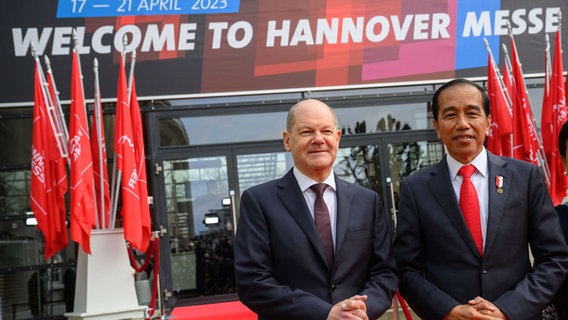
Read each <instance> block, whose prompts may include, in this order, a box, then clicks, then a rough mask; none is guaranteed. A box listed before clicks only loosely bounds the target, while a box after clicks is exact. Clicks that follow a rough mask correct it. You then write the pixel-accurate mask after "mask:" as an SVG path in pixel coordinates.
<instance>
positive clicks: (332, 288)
mask: <svg viewBox="0 0 568 320" xmlns="http://www.w3.org/2000/svg"><path fill="white" fill-rule="evenodd" d="M335 289H337V286H336V285H335V283H334V284H332V285H331V291H335Z"/></svg>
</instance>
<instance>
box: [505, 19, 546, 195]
mask: <svg viewBox="0 0 568 320" xmlns="http://www.w3.org/2000/svg"><path fill="white" fill-rule="evenodd" d="M507 25H508V33H509V37H510V38H511V45H512V46H514V47H515V52H514V53H515V57H514V58H515V60H516V61H517V64H518V68H519V70H520V72H521V74H520V76H521V81H522V90H524V92H525V93H527V86H526V83H525V78H524V72H523V69H522V65H521V62H520V59H519V56H518V53H517V50H516V47H517V46H516V44H515V38H514V37H513V29H512V27H511V24H510V23H507ZM527 102H529V101H527ZM529 107H530V102H529ZM531 113H532V110H531ZM531 121H532V123H533V124H532V125H533V128H534V130H532V131H533V133H534V135H535V138H536V140H537V143H538V150H537V161H538V163H539V164H540V165H541V167H542V169H543V174H544V178H545V179H546V184H547V186H550V169H549V167H548V163H547V162H546V155H545V154H544V149H543V146H542V138H541V136H540V132H539V131H538V130H536V128H537V126H536V122H535V120H534V118H533V119H531Z"/></svg>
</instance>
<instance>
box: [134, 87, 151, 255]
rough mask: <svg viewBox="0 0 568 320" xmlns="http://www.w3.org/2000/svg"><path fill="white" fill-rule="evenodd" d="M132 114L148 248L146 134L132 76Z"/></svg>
mask: <svg viewBox="0 0 568 320" xmlns="http://www.w3.org/2000/svg"><path fill="white" fill-rule="evenodd" d="M130 115H131V118H132V130H133V134H134V146H135V150H136V168H137V169H138V197H139V198H140V221H141V223H142V226H141V227H142V229H141V236H142V239H141V241H142V243H141V247H144V248H146V247H147V246H148V245H149V244H150V236H151V234H152V225H151V222H150V208H149V205H148V186H147V185H148V184H147V181H146V160H145V153H144V135H143V133H142V117H141V116H140V105H139V104H138V97H137V96H136V83H135V81H134V76H133V77H132V92H131V95H130Z"/></svg>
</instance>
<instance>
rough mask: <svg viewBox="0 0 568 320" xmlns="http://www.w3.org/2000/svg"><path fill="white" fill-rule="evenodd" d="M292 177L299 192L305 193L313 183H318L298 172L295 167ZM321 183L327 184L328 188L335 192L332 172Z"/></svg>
mask: <svg viewBox="0 0 568 320" xmlns="http://www.w3.org/2000/svg"><path fill="white" fill-rule="evenodd" d="M294 176H295V177H296V180H297V181H298V185H299V186H300V190H302V192H304V191H306V190H307V189H308V188H309V187H311V186H312V185H313V184H314V183H318V182H317V181H315V180H314V179H312V178H310V177H308V176H306V175H305V174H303V173H302V172H300V170H298V169H297V168H296V167H294ZM323 183H327V185H328V186H330V187H331V188H332V189H333V190H335V177H334V175H333V171H332V172H331V174H330V175H329V176H328V177H327V178H325V180H324V181H323Z"/></svg>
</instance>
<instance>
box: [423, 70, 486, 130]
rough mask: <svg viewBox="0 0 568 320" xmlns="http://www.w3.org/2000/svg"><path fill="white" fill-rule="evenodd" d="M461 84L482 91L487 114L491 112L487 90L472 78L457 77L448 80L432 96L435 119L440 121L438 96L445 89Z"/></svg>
mask: <svg viewBox="0 0 568 320" xmlns="http://www.w3.org/2000/svg"><path fill="white" fill-rule="evenodd" d="M461 84H465V85H470V86H472V87H474V88H476V89H477V90H478V91H479V92H480V93H481V98H482V99H483V109H484V110H485V115H486V116H489V115H490V114H491V113H490V110H491V109H490V103H489V96H488V95H487V93H486V92H485V90H484V89H483V88H482V87H481V86H480V85H478V84H477V83H475V82H473V81H470V80H467V79H462V78H457V79H454V80H451V81H449V82H446V83H445V84H443V85H442V86H441V87H440V88H438V90H436V92H435V93H434V96H433V97H432V115H433V116H434V120H436V121H438V109H439V108H440V106H439V105H438V97H439V96H440V94H441V93H442V91H444V90H445V89H448V88H451V87H453V86H457V85H461Z"/></svg>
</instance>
